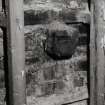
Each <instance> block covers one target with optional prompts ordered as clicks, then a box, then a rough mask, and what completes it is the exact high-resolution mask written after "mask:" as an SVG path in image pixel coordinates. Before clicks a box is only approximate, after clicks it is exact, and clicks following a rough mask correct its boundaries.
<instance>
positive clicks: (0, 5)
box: [0, 0, 2, 12]
mask: <svg viewBox="0 0 105 105" xmlns="http://www.w3.org/2000/svg"><path fill="white" fill-rule="evenodd" d="M1 11H2V0H0V12H1Z"/></svg>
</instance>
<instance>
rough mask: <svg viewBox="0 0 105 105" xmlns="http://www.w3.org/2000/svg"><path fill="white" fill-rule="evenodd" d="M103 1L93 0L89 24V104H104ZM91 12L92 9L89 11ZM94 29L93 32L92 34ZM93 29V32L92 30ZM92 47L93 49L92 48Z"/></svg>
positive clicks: (104, 5)
mask: <svg viewBox="0 0 105 105" xmlns="http://www.w3.org/2000/svg"><path fill="white" fill-rule="evenodd" d="M104 7H105V1H104V0H94V2H93V13H92V14H93V15H92V17H93V19H92V24H91V44H92V45H93V46H92V47H91V50H92V51H91V56H90V58H91V60H92V61H91V63H92V64H91V63H90V65H91V68H90V70H91V78H90V83H91V84H90V85H91V91H90V105H104V104H105V103H104V101H105V97H104V95H105V93H104V92H105V89H104V88H105V55H104V54H105V53H104V47H105V46H104V45H105V12H104V11H105V8H104ZM91 12H92V11H91ZM94 30H95V34H94ZM92 31H93V32H92ZM92 48H93V49H92Z"/></svg>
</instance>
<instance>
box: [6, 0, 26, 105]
mask: <svg viewBox="0 0 105 105" xmlns="http://www.w3.org/2000/svg"><path fill="white" fill-rule="evenodd" d="M6 6H7V36H6V37H5V36H4V41H5V42H7V43H4V45H5V44H6V46H5V47H7V54H6V50H5V49H4V51H5V58H7V59H5V69H8V70H6V71H7V72H6V73H7V74H6V76H7V77H6V86H7V97H6V100H7V105H26V97H25V70H24V65H25V64H24V62H25V53H24V51H25V50H24V48H25V47H24V13H23V0H7V1H6ZM5 47H4V48H5ZM6 60H8V61H6ZM6 63H7V64H6Z"/></svg>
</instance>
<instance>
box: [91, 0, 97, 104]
mask: <svg viewBox="0 0 105 105" xmlns="http://www.w3.org/2000/svg"><path fill="white" fill-rule="evenodd" d="M90 6H91V8H90V10H91V24H90V105H96V103H95V100H96V98H95V82H96V81H95V76H96V73H95V70H96V49H95V48H96V45H95V27H94V3H93V0H91V4H90Z"/></svg>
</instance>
